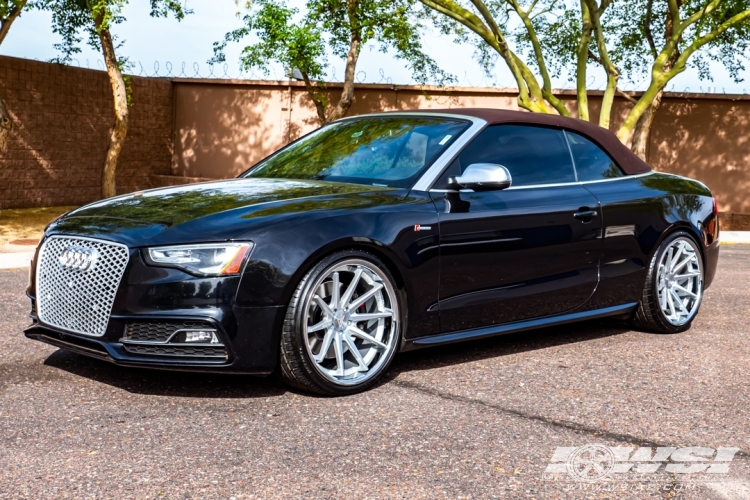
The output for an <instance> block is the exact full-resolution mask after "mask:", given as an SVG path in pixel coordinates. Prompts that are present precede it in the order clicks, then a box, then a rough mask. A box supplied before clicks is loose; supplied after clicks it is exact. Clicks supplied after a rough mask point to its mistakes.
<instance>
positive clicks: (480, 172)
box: [449, 163, 512, 191]
mask: <svg viewBox="0 0 750 500" xmlns="http://www.w3.org/2000/svg"><path fill="white" fill-rule="evenodd" d="M449 182H450V184H451V185H455V186H457V187H458V188H459V189H473V190H474V191H496V190H499V189H505V188H509V187H510V185H511V183H512V179H511V177H510V172H508V169H507V168H505V167H503V166H502V165H495V164H494V163H472V164H471V165H469V166H468V167H466V170H464V173H463V175H459V176H457V177H451V178H450V180H449Z"/></svg>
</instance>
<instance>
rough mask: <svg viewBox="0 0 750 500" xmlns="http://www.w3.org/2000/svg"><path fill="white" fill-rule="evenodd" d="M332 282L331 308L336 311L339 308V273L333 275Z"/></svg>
mask: <svg viewBox="0 0 750 500" xmlns="http://www.w3.org/2000/svg"><path fill="white" fill-rule="evenodd" d="M331 281H333V290H332V291H331V307H333V308H334V309H336V308H337V307H339V287H340V286H341V284H340V283H339V273H337V272H336V273H333V274H332V275H331Z"/></svg>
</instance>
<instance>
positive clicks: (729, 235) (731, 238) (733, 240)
mask: <svg viewBox="0 0 750 500" xmlns="http://www.w3.org/2000/svg"><path fill="white" fill-rule="evenodd" d="M719 238H720V239H721V244H722V245H725V244H726V245H738V244H741V245H750V231H720V232H719Z"/></svg>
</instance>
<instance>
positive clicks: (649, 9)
mask: <svg viewBox="0 0 750 500" xmlns="http://www.w3.org/2000/svg"><path fill="white" fill-rule="evenodd" d="M653 12H654V0H648V3H646V17H645V18H644V19H643V33H644V34H645V35H646V40H647V41H648V46H649V48H650V49H651V55H652V57H653V58H654V59H656V56H657V54H658V51H657V50H656V42H654V34H653V33H652V31H651V20H652V18H653Z"/></svg>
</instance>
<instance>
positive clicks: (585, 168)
mask: <svg viewBox="0 0 750 500" xmlns="http://www.w3.org/2000/svg"><path fill="white" fill-rule="evenodd" d="M565 133H566V135H567V136H568V143H569V144H570V150H571V152H572V153H573V161H574V162H575V167H576V172H577V173H578V180H579V181H600V180H602V179H614V178H616V177H622V176H623V173H622V170H620V167H618V166H617V164H616V163H615V162H614V160H613V159H612V158H611V157H610V156H609V155H608V154H607V153H605V152H604V151H603V150H602V149H601V148H600V147H599V146H597V145H596V144H594V143H593V142H591V141H590V140H588V139H587V138H585V137H584V136H582V135H580V134H576V133H575V132H569V131H566V132H565Z"/></svg>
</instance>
